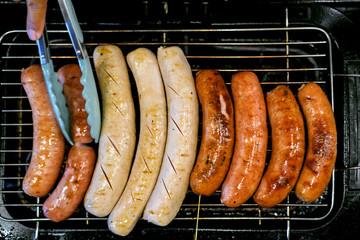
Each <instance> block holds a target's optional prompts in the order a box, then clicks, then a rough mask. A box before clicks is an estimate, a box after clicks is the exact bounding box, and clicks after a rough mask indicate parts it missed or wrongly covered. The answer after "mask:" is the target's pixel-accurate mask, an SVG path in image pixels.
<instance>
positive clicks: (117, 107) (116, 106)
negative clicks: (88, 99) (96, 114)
mask: <svg viewBox="0 0 360 240" xmlns="http://www.w3.org/2000/svg"><path fill="white" fill-rule="evenodd" d="M111 102H112V104H114V106H115V108H116V109H117V110H118V111H119V112H120V113H121V115H122V116H124V113H123V112H122V111H121V109H120V108H119V106H118V105H116V103H115V102H114V101H113V100H112V99H111Z"/></svg>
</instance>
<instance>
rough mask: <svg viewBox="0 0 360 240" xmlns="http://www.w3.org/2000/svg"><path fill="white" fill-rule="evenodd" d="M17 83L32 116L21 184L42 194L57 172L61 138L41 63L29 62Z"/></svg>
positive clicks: (61, 156) (27, 190) (62, 149)
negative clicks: (27, 158)
mask: <svg viewBox="0 0 360 240" xmlns="http://www.w3.org/2000/svg"><path fill="white" fill-rule="evenodd" d="M21 83H22V85H23V87H24V89H25V92H26V94H27V96H28V99H29V102H30V105H31V110H32V120H33V146H32V157H31V161H30V166H29V168H28V170H27V172H26V174H25V177H24V181H23V184H22V188H23V190H24V192H25V193H26V194H28V195H30V196H34V197H44V196H45V195H47V194H48V193H49V192H50V191H51V189H52V188H53V186H54V184H55V182H56V179H57V177H58V175H59V173H60V167H61V164H62V162H63V159H64V153H65V138H64V136H63V134H62V132H61V129H60V127H59V125H58V123H57V120H56V116H55V113H54V111H53V109H52V106H51V102H50V98H49V95H48V93H47V90H46V84H45V80H44V75H43V73H42V70H41V66H40V65H32V66H30V67H28V68H27V69H25V70H23V71H22V73H21Z"/></svg>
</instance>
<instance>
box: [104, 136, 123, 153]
mask: <svg viewBox="0 0 360 240" xmlns="http://www.w3.org/2000/svg"><path fill="white" fill-rule="evenodd" d="M106 136H107V138H108V139H109V141H110V143H111V145H112V146H113V147H114V149H115V151H116V152H117V153H118V154H119V156H120V157H121V153H120V151H119V149H118V148H117V147H116V145H115V143H114V141H113V140H112V139H111V138H110V136H109V135H106Z"/></svg>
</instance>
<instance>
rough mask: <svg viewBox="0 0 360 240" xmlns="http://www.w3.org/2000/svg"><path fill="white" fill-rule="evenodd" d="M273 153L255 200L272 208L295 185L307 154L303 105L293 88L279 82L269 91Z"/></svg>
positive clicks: (267, 97)
mask: <svg viewBox="0 0 360 240" xmlns="http://www.w3.org/2000/svg"><path fill="white" fill-rule="evenodd" d="M266 103H267V108H268V113H269V119H270V125H271V141H272V153H271V158H270V162H269V165H268V167H267V169H266V171H265V174H264V176H263V177H262V179H261V182H260V185H259V188H258V189H257V190H256V192H255V194H254V200H255V202H257V203H258V204H259V205H260V206H261V207H264V208H270V207H274V206H276V205H277V204H279V203H280V202H282V201H283V200H284V199H285V198H286V197H287V195H288V194H289V193H290V191H291V190H292V189H293V187H294V186H295V183H296V181H297V179H298V177H299V173H300V170H301V166H302V163H303V161H304V155H305V129H304V120H303V116H302V114H301V111H300V107H299V105H298V104H297V102H296V99H295V97H294V95H293V94H292V92H291V90H290V89H289V88H288V87H286V86H283V85H280V86H277V87H276V88H275V89H273V90H272V91H270V92H268V93H267V95H266Z"/></svg>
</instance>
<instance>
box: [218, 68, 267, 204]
mask: <svg viewBox="0 0 360 240" xmlns="http://www.w3.org/2000/svg"><path fill="white" fill-rule="evenodd" d="M231 91H232V96H233V99H234V107H235V131H236V134H235V135H236V140H235V149H234V155H233V157H232V160H231V165H230V169H229V172H228V174H227V176H226V179H225V181H224V184H223V186H222V190H221V199H220V200H221V202H222V203H223V204H224V205H225V206H228V207H238V206H240V205H241V204H243V203H244V202H246V201H247V200H248V199H249V198H250V197H251V196H252V195H253V194H254V192H255V191H256V189H257V187H258V185H259V183H260V180H261V177H262V175H263V172H264V168H265V163H266V151H267V142H268V130H267V123H266V104H265V98H264V94H263V91H262V88H261V85H260V82H259V80H258V78H257V76H256V75H255V74H254V73H252V72H240V73H237V74H235V75H234V76H233V77H232V80H231Z"/></svg>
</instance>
